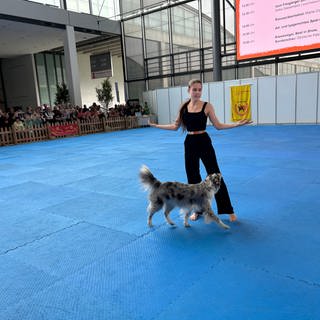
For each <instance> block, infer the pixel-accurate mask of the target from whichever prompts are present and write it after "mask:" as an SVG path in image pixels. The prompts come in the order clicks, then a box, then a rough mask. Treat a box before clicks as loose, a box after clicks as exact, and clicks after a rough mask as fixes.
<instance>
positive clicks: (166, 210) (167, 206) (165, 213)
mask: <svg viewBox="0 0 320 320" xmlns="http://www.w3.org/2000/svg"><path fill="white" fill-rule="evenodd" d="M173 208H174V207H173V206H171V205H168V204H166V205H165V209H164V215H165V217H166V220H167V222H168V223H169V224H170V225H171V226H174V225H175V224H174V222H173V221H172V220H171V219H170V217H169V215H170V212H171V210H172V209H173Z"/></svg>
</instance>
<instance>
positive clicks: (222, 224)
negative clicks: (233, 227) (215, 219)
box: [219, 220, 230, 230]
mask: <svg viewBox="0 0 320 320" xmlns="http://www.w3.org/2000/svg"><path fill="white" fill-rule="evenodd" d="M219 226H220V227H222V228H223V229H226V230H228V229H230V227H229V226H228V225H227V224H225V223H223V222H222V221H221V220H220V221H219Z"/></svg>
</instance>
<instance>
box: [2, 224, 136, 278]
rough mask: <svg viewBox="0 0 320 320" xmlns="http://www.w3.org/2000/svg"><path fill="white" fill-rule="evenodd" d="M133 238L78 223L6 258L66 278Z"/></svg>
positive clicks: (122, 233) (9, 253)
mask: <svg viewBox="0 0 320 320" xmlns="http://www.w3.org/2000/svg"><path fill="white" fill-rule="evenodd" d="M135 239H136V237H135V236H132V235H129V234H126V233H124V232H119V231H114V230H111V229H106V228H104V227H100V226H96V225H91V224H88V223H78V224H76V225H72V226H70V227H69V228H65V229H63V230H60V231H59V232H56V233H53V234H51V235H50V237H45V238H42V239H40V240H39V241H35V242H32V243H30V244H29V245H28V246H25V247H21V248H19V249H18V250H14V251H10V252H8V253H7V255H8V256H9V257H11V258H13V259H16V260H18V261H21V262H24V263H28V264H29V265H32V266H34V267H37V268H38V269H40V270H42V271H45V272H47V273H48V274H51V275H53V276H60V277H61V276H66V275H68V274H72V273H74V272H76V271H77V270H79V269H81V268H83V267H84V266H85V265H88V264H90V263H92V262H94V261H96V260H98V259H101V258H103V257H105V255H107V254H108V253H110V252H112V251H114V250H116V249H118V248H120V247H122V246H125V245H127V244H128V243H130V242H131V241H134V240H135Z"/></svg>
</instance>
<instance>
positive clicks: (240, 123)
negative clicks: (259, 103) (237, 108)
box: [237, 119, 253, 126]
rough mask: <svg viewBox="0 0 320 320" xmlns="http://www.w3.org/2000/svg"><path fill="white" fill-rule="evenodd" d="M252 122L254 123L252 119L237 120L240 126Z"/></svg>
mask: <svg viewBox="0 0 320 320" xmlns="http://www.w3.org/2000/svg"><path fill="white" fill-rule="evenodd" d="M251 123H253V121H252V120H248V119H244V120H240V121H238V122H237V124H238V125H239V126H244V125H246V124H251Z"/></svg>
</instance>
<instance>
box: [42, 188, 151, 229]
mask: <svg viewBox="0 0 320 320" xmlns="http://www.w3.org/2000/svg"><path fill="white" fill-rule="evenodd" d="M75 203H76V204H77V205H75ZM146 207H147V201H146V199H145V198H139V199H134V198H132V199H131V198H127V197H126V198H124V197H121V196H120V195H119V196H115V195H111V194H98V193H88V194H87V195H86V196H85V197H80V198H75V199H72V200H68V201H65V202H62V203H60V204H58V205H54V206H48V207H46V208H45V209H44V210H45V211H46V212H49V213H52V214H57V215H62V216H65V217H69V218H72V219H77V220H79V221H86V222H89V223H93V224H96V225H100V226H105V227H109V228H112V229H114V230H119V231H124V232H128V233H132V234H136V235H140V234H144V233H145V229H146V220H147V218H146V217H147V214H146Z"/></svg>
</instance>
